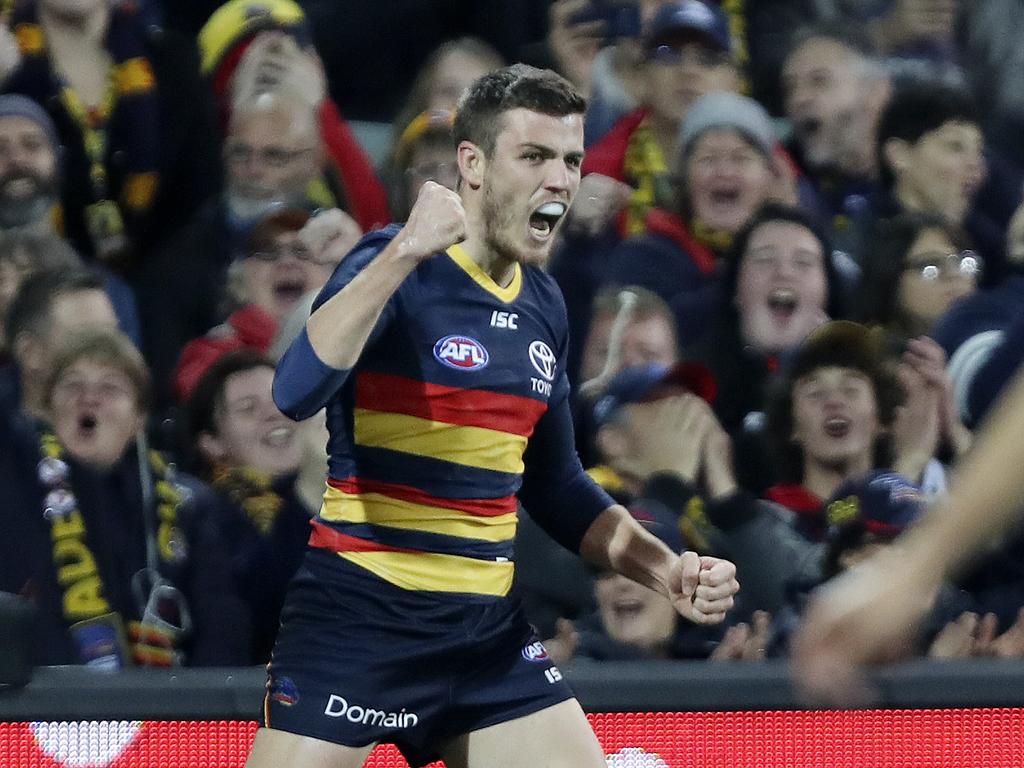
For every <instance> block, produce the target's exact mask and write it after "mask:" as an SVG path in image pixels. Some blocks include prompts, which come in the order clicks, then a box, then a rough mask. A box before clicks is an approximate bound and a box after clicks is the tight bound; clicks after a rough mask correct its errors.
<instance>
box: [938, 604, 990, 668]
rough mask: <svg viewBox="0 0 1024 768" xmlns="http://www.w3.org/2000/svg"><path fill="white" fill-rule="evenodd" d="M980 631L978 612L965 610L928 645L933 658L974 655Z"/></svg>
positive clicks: (954, 657) (961, 657) (955, 657)
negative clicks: (976, 638)
mask: <svg viewBox="0 0 1024 768" xmlns="http://www.w3.org/2000/svg"><path fill="white" fill-rule="evenodd" d="M977 632H978V614H976V613H971V612H970V611H965V612H964V613H961V614H960V615H959V616H958V617H957V618H956V620H955V621H951V622H949V623H948V624H947V625H946V626H944V627H943V628H942V631H940V632H939V634H937V635H936V636H935V639H934V640H932V644H931V645H930V646H929V647H928V657H929V658H932V659H965V658H967V657H968V656H971V655H973V653H974V645H975V637H976V635H977Z"/></svg>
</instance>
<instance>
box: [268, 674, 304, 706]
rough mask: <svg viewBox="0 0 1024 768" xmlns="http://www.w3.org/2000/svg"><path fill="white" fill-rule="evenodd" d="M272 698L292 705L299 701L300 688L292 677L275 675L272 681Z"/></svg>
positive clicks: (280, 702)
mask: <svg viewBox="0 0 1024 768" xmlns="http://www.w3.org/2000/svg"><path fill="white" fill-rule="evenodd" d="M270 700H271V701H276V702H277V703H278V704H283V705H284V706H286V707H290V706H292V705H293V704H298V703H299V688H298V686H297V685H295V683H294V681H293V680H292V679H291V678H290V677H275V678H273V679H272V680H271V681H270Z"/></svg>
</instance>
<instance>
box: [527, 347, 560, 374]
mask: <svg viewBox="0 0 1024 768" xmlns="http://www.w3.org/2000/svg"><path fill="white" fill-rule="evenodd" d="M530 362H531V363H533V367H534V368H535V369H536V371H537V373H539V374H540V375H541V376H543V377H544V378H545V379H547V380H548V381H554V378H555V353H554V352H552V351H551V347H549V346H548V345H547V344H545V343H544V342H543V341H534V342H532V343H531V344H530Z"/></svg>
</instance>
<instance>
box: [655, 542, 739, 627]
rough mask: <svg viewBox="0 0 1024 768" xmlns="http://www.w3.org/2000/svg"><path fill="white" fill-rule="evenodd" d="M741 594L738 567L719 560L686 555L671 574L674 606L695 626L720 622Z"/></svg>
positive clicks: (674, 566)
mask: <svg viewBox="0 0 1024 768" xmlns="http://www.w3.org/2000/svg"><path fill="white" fill-rule="evenodd" d="M739 591H740V583H739V582H738V581H736V566H735V565H733V564H732V563H731V562H729V561H728V560H722V559H721V558H718V557H708V556H704V557H701V556H700V555H698V554H697V553H696V552H684V553H683V554H681V555H680V556H679V558H678V559H677V560H676V562H675V563H674V564H673V566H672V570H671V571H670V572H669V597H670V598H671V600H672V605H673V606H675V609H676V611H678V612H679V615H680V616H683V617H684V618H687V619H689V620H690V621H692V622H693V623H694V624H718V623H719V622H721V621H722V620H723V619H725V614H726V613H727V612H728V611H729V609H730V608H732V606H733V602H734V599H733V598H734V596H735V594H736V593H737V592H739Z"/></svg>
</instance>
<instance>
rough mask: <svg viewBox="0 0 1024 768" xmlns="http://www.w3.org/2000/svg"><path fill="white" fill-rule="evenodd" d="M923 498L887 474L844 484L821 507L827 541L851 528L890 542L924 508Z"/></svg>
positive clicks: (898, 477) (900, 479) (902, 480)
mask: <svg viewBox="0 0 1024 768" xmlns="http://www.w3.org/2000/svg"><path fill="white" fill-rule="evenodd" d="M927 506H928V505H927V498H926V497H925V494H924V493H923V492H922V491H921V489H920V488H918V487H917V486H916V485H914V484H913V483H911V482H910V481H909V480H907V479H906V478H905V477H903V475H899V474H897V473H895V472H891V471H888V470H877V471H874V472H869V473H868V474H866V475H864V476H863V477H859V478H857V479H855V480H847V481H846V482H845V483H843V484H842V485H841V486H839V488H838V490H837V491H836V492H835V494H834V495H833V496H832V498H831V499H830V500H829V501H828V503H827V504H826V505H825V514H826V519H827V521H828V524H829V528H828V538H830V539H832V538H835V537H836V535H838V533H839V532H840V531H841V530H843V529H845V528H848V527H849V526H851V525H859V526H861V527H863V528H864V529H865V530H867V531H869V532H871V533H874V534H877V535H880V536H884V537H886V538H894V537H896V536H898V535H899V534H901V533H902V532H903V530H904V529H905V528H906V527H907V526H908V525H910V524H911V523H913V522H914V521H915V520H917V519H918V518H919V517H920V516H921V515H922V514H923V513H924V511H925V509H926V508H927Z"/></svg>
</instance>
